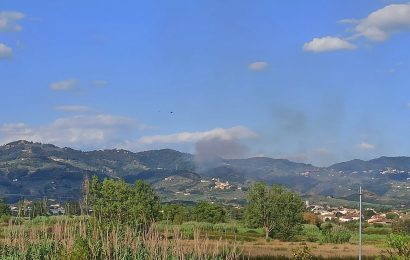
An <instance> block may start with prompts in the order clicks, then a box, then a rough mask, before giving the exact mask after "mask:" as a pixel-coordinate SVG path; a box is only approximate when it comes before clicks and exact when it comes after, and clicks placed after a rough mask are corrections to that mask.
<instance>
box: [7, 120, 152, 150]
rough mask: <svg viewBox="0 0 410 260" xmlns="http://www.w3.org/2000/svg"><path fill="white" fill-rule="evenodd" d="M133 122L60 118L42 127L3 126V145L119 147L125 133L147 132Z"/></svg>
mask: <svg viewBox="0 0 410 260" xmlns="http://www.w3.org/2000/svg"><path fill="white" fill-rule="evenodd" d="M145 128H146V126H145V125H143V124H140V123H138V122H137V121H135V120H134V119H132V118H129V117H124V116H115V115H92V116H84V115H82V116H73V117H64V118H58V119H57V120H55V121H54V122H52V123H50V124H47V125H43V126H29V125H26V124H24V123H16V124H4V125H0V143H2V144H5V143H8V142H11V141H15V140H21V139H24V140H29V141H36V142H43V143H53V144H57V145H60V146H72V147H75V148H83V147H88V148H101V146H103V147H106V146H108V147H110V146H112V145H116V144H117V143H118V142H119V140H118V138H120V137H121V136H122V135H123V134H124V133H128V132H132V131H135V130H142V129H145Z"/></svg>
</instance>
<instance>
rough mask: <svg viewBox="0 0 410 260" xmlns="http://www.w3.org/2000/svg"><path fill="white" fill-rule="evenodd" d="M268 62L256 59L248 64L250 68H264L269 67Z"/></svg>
mask: <svg viewBox="0 0 410 260" xmlns="http://www.w3.org/2000/svg"><path fill="white" fill-rule="evenodd" d="M268 65H269V64H268V63H267V62H265V61H256V62H253V63H251V64H249V65H248V68H249V69H250V70H264V69H266V68H267V67H268Z"/></svg>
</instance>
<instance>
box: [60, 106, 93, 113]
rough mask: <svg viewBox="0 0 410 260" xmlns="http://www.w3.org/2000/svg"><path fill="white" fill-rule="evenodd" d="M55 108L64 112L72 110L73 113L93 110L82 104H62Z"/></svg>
mask: <svg viewBox="0 0 410 260" xmlns="http://www.w3.org/2000/svg"><path fill="white" fill-rule="evenodd" d="M54 109H55V110H58V111H63V112H72V113H84V112H89V111H91V108H90V107H88V106H81V105H62V106H56V107H54Z"/></svg>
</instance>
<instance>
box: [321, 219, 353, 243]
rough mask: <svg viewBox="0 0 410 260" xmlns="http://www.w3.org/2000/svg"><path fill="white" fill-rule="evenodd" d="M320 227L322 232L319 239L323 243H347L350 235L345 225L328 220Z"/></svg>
mask: <svg viewBox="0 0 410 260" xmlns="http://www.w3.org/2000/svg"><path fill="white" fill-rule="evenodd" d="M320 229H321V230H322V234H323V236H322V239H321V242H323V243H334V244H342V243H347V242H349V240H350V238H351V237H352V235H351V233H350V231H349V230H348V229H347V228H346V227H344V226H340V225H336V224H332V223H329V222H326V223H323V224H322V225H321V227H320Z"/></svg>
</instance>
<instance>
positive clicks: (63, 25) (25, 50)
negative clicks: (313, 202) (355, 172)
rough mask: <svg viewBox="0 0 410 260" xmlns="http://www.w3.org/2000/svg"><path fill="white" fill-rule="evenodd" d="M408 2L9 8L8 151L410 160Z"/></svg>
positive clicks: (1, 131) (4, 115)
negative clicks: (41, 147) (24, 145)
mask: <svg viewBox="0 0 410 260" xmlns="http://www.w3.org/2000/svg"><path fill="white" fill-rule="evenodd" d="M408 46H410V3H408V2H405V1H386V0H379V1H376V0H368V1H353V0H343V1H325V0H323V1H218V0H215V1H121V4H119V3H118V2H115V1H76V0H71V1H63V0H53V1H41V3H39V2H37V1H36V2H34V1H24V2H22V1H12V0H0V86H1V97H2V98H1V102H0V143H2V144H4V143H7V142H10V141H13V140H17V139H28V140H33V141H40V142H47V143H54V144H57V145H60V146H70V147H73V148H78V149H83V150H90V149H106V148H114V147H117V148H125V149H129V150H132V151H141V150H147V149H158V148H173V149H178V150H181V151H186V152H192V153H199V154H200V153H205V154H215V155H220V156H223V157H228V158H229V157H249V156H269V157H275V158H288V159H291V160H295V161H302V162H309V163H314V164H316V165H329V164H331V163H334V162H337V161H342V160H349V159H353V158H362V159H370V158H374V157H378V156H382V155H387V156H397V155H407V156H408V155H410V153H409V151H408V147H410V139H409V138H408V129H410V96H409V94H410V88H409V86H410V84H409V83H410V82H409V81H410V78H409V77H408V75H409V69H410V52H409V51H408Z"/></svg>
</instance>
